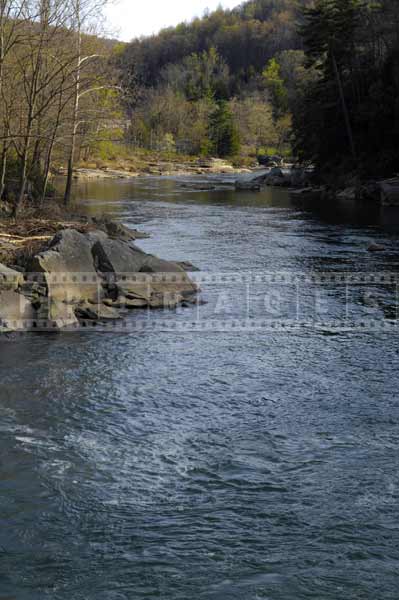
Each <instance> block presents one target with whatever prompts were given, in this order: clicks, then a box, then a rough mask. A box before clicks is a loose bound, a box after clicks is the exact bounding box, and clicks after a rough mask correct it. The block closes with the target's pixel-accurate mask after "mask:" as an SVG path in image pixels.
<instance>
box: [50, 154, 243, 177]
mask: <svg viewBox="0 0 399 600" xmlns="http://www.w3.org/2000/svg"><path fill="white" fill-rule="evenodd" d="M249 172H251V169H250V168H248V167H244V166H240V165H237V164H233V163H232V162H230V161H227V160H223V159H220V158H194V157H182V156H178V155H176V156H175V155H173V156H169V157H162V156H161V157H157V156H155V155H154V156H152V155H151V156H147V157H144V158H143V157H141V158H140V159H136V158H132V159H130V160H122V161H121V160H119V161H96V162H87V163H79V164H78V165H77V167H76V168H75V170H74V179H76V180H79V181H90V180H95V179H133V178H135V177H140V176H158V177H159V176H169V177H173V176H190V175H223V174H234V173H249ZM54 175H66V169H65V168H64V167H59V168H56V169H55V170H54Z"/></svg>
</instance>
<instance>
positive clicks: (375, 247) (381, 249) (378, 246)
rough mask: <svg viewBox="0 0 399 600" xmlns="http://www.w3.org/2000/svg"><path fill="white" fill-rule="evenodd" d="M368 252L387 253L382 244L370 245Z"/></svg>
mask: <svg viewBox="0 0 399 600" xmlns="http://www.w3.org/2000/svg"><path fill="white" fill-rule="evenodd" d="M367 250H368V252H384V251H385V247H384V246H381V244H375V243H372V244H370V245H369V247H368V248H367Z"/></svg>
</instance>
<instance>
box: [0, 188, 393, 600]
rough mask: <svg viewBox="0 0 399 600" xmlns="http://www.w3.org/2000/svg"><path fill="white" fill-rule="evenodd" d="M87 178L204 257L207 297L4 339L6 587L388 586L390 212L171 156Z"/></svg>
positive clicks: (23, 597) (241, 589) (170, 594)
mask: <svg viewBox="0 0 399 600" xmlns="http://www.w3.org/2000/svg"><path fill="white" fill-rule="evenodd" d="M76 197H77V198H78V199H79V201H80V204H81V205H84V206H85V210H87V211H88V212H89V213H91V214H95V213H100V212H106V213H107V214H110V215H112V216H113V217H115V218H118V219H120V220H121V221H123V222H124V223H126V224H128V225H132V226H133V225H134V226H137V227H138V228H140V229H142V230H143V231H147V232H149V233H151V235H152V237H151V238H150V239H145V240H140V242H139V245H140V246H141V247H142V248H143V249H144V250H146V251H150V252H154V253H156V254H158V255H160V256H162V257H164V258H168V259H174V260H190V261H192V262H193V263H194V264H195V265H196V266H197V267H198V268H199V269H200V270H201V272H200V273H199V274H198V277H199V278H201V276H202V275H203V274H205V276H204V277H203V279H202V284H201V287H202V297H203V299H204V300H205V301H206V302H207V304H204V305H200V306H192V307H189V308H185V309H180V310H178V311H170V312H168V313H166V312H164V311H160V312H153V313H151V314H149V313H147V312H146V311H137V312H135V313H134V314H130V316H129V317H128V322H129V323H130V324H131V325H132V324H134V323H136V322H138V321H139V320H140V319H141V321H142V322H146V323H147V324H148V326H146V327H143V329H142V330H135V329H134V327H131V328H130V329H129V330H128V331H126V332H125V333H123V332H121V331H115V332H112V331H110V332H107V333H102V332H95V331H91V332H77V333H70V334H67V335H56V334H55V335H44V334H43V335H36V336H34V335H32V336H30V337H26V338H17V339H15V340H13V341H7V342H5V341H2V342H1V343H0V361H1V364H0V378H1V383H0V386H1V387H0V416H1V419H0V432H1V436H0V461H1V466H0V506H1V512H0V517H1V523H0V599H1V600H6V599H7V600H44V599H46V598H49V599H50V600H144V599H145V598H149V599H151V600H152V599H156V598H158V599H162V600H191V599H192V600H194V599H195V600H200V599H202V600H261V599H262V600H266V599H267V600H310V599H317V600H341V599H342V600H348V599H351V600H352V599H359V600H360V599H362V600H377V599H381V600H382V599H383V600H390V599H392V600H394V599H395V600H396V599H397V597H398V584H399V577H398V568H399V521H398V501H399V480H398V448H399V406H398V402H399V399H398V376H397V374H398V351H399V343H398V333H397V327H396V322H395V319H396V314H397V297H396V296H397V293H396V287H395V285H393V284H392V281H391V280H390V279H389V278H388V280H387V283H385V282H384V281H382V280H381V279H378V276H381V275H382V274H385V273H389V274H391V273H395V272H397V270H398V265H399V241H398V226H397V224H398V222H399V219H398V218H397V215H395V214H394V213H393V212H384V213H382V212H380V210H379V209H377V208H373V209H370V208H365V207H363V208H362V207H356V206H352V205H342V206H337V207H331V206H330V207H329V206H327V207H326V206H324V207H321V206H316V207H315V206H313V207H305V206H298V205H292V204H291V203H290V201H289V198H288V195H287V193H286V192H285V191H282V190H269V191H267V192H262V193H260V194H256V193H250V192H241V193H235V192H233V191H231V190H229V189H227V188H226V189H221V190H216V191H190V190H189V189H186V188H183V187H182V186H181V185H180V183H176V180H173V179H168V178H166V179H152V178H147V179H145V178H143V179H141V178H140V179H137V180H134V181H121V182H116V181H103V182H93V183H88V184H80V185H79V186H78V188H77V189H76ZM370 242H375V243H378V244H382V245H384V246H385V248H386V251H385V252H381V253H377V252H376V253H370V252H367V246H368V244H369V243H370ZM281 273H283V274H285V275H281ZM329 273H345V274H351V273H353V274H354V275H355V276H358V275H359V273H360V274H364V275H365V282H364V281H363V282H362V283H360V284H359V282H358V281H357V280H356V281H355V282H354V283H353V285H351V286H348V285H347V284H346V285H345V286H342V285H341V284H338V283H336V282H334V281H335V280H331V281H330V280H328V281H327V284H326V285H324V284H323V282H322V280H321V278H322V277H323V276H327V279H328V274H329ZM270 274H272V275H273V274H275V275H276V277H277V283H276V281H272V280H271V279H270V277H271V275H270ZM315 274H316V281H311V280H310V279H309V278H311V277H312V275H315ZM323 274H324V275H323ZM325 274H327V275H325ZM370 274H374V275H375V276H376V277H377V280H373V279H371V277H372V275H370ZM294 275H295V277H299V278H301V277H303V278H304V280H303V285H302V284H301V285H298V284H297V279H295V281H294ZM212 276H214V279H213V280H212ZM258 276H259V279H257V277H258ZM283 276H284V277H287V278H288V279H285V280H282V277H283ZM223 277H224V279H223ZM262 277H265V278H266V279H265V281H263V280H262ZM271 289H272V290H273V291H274V292H275V293H273V294H272V295H270V292H271ZM315 298H316V300H317V301H316V300H315ZM294 300H295V301H294ZM152 323H155V324H157V326H154V327H152V325H151V324H152ZM193 323H194V324H195V326H193V325H192V324H193ZM253 323H255V325H254V326H253ZM365 323H366V324H365ZM168 328H169V330H168ZM362 328H363V329H362Z"/></svg>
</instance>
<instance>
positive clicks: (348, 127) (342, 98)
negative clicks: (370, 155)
mask: <svg viewBox="0 0 399 600" xmlns="http://www.w3.org/2000/svg"><path fill="white" fill-rule="evenodd" d="M331 59H332V63H333V67H334V73H335V77H336V79H337V85H338V90H339V96H340V101H341V105H342V112H343V115H344V120H345V127H346V133H347V136H348V141H349V145H350V149H351V153H352V157H353V159H354V160H355V161H356V160H357V155H356V148H355V142H354V139H353V132H352V126H351V121H350V117H349V111H348V107H347V104H346V100H345V95H344V90H343V87H342V81H341V75H340V73H339V69H338V65H337V61H336V60H335V55H334V52H331Z"/></svg>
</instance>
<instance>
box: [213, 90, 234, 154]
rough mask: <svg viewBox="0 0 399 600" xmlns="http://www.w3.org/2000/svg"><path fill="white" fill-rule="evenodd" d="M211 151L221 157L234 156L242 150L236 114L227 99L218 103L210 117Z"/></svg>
mask: <svg viewBox="0 0 399 600" xmlns="http://www.w3.org/2000/svg"><path fill="white" fill-rule="evenodd" d="M208 133H209V141H210V147H209V150H210V153H211V154H214V155H216V156H219V157H221V158H224V157H227V156H234V155H236V154H238V152H239V150H240V140H239V134H238V130H237V127H236V125H235V122H234V116H233V113H232V112H231V110H230V108H229V105H228V103H227V102H226V101H224V100H222V101H220V102H218V103H217V107H216V109H215V110H214V111H213V112H212V113H211V115H210V119H209V128H208Z"/></svg>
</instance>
